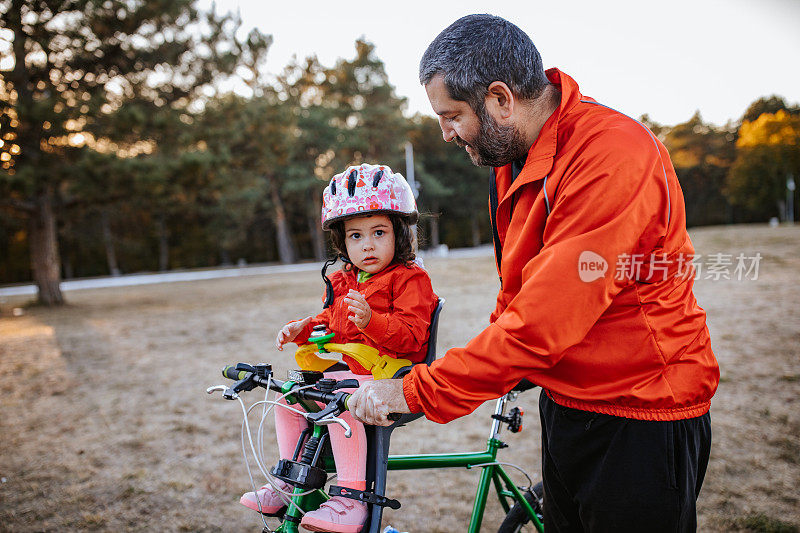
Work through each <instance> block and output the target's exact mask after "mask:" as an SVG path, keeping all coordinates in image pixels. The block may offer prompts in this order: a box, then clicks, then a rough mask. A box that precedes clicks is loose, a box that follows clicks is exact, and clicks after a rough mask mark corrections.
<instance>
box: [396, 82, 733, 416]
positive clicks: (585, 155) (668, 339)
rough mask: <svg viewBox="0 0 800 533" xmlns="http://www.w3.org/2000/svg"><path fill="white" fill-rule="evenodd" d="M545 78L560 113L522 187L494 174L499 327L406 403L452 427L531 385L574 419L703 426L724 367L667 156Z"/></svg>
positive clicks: (424, 374)
mask: <svg viewBox="0 0 800 533" xmlns="http://www.w3.org/2000/svg"><path fill="white" fill-rule="evenodd" d="M547 75H548V77H549V79H550V81H551V82H552V83H554V84H556V85H557V86H558V87H559V88H560V90H561V102H560V105H559V107H558V109H557V110H556V111H555V112H554V113H553V115H552V116H551V117H550V118H549V119H548V120H547V122H546V123H545V125H544V127H543V128H542V131H541V132H540V134H539V136H538V138H537V140H536V142H535V143H534V144H533V146H532V147H531V148H530V150H529V152H528V156H527V160H526V162H525V164H524V166H523V168H522V170H521V172H520V173H519V175H518V176H517V177H516V179H515V180H513V183H512V175H511V165H508V166H506V167H502V168H497V169H495V173H496V181H497V191H498V200H499V202H498V209H497V214H496V217H497V229H498V235H499V241H500V244H501V246H502V254H501V257H502V261H500V262H499V263H500V265H499V267H500V276H501V279H502V283H501V289H500V292H499V294H498V297H497V308H496V310H495V311H494V313H492V315H491V325H490V326H489V327H488V328H486V329H485V330H484V331H483V332H481V333H480V334H478V335H477V336H476V337H475V338H474V339H473V340H472V341H471V342H469V344H467V346H466V347H465V348H453V349H451V350H450V351H448V352H447V354H446V355H445V356H444V357H443V358H440V359H439V360H437V361H435V362H434V363H433V365H431V366H430V367H425V366H423V365H417V366H416V367H414V369H413V370H412V371H411V373H410V374H408V375H407V376H406V378H405V379H404V383H403V391H404V394H405V397H406V401H407V402H408V405H409V407H410V408H411V410H412V411H415V412H419V411H423V412H424V413H425V415H426V416H427V417H428V418H429V419H431V420H435V421H437V422H447V421H449V420H452V419H454V418H457V417H459V416H463V415H465V414H467V413H470V412H472V411H473V410H474V409H475V408H476V407H477V406H478V405H480V404H481V403H482V402H484V401H485V400H488V399H491V398H497V397H499V396H500V395H502V394H503V393H505V392H507V391H509V390H510V389H511V388H512V387H513V386H514V385H515V384H516V383H518V382H519V381H520V380H521V379H522V378H527V379H529V380H531V381H533V382H534V383H536V384H538V385H540V386H542V387H543V388H544V389H545V390H546V391H547V392H548V394H549V395H550V396H551V397H552V398H553V400H554V401H555V402H556V403H558V404H561V405H564V406H567V407H573V408H576V409H582V410H587V411H593V412H598V413H606V414H611V415H616V416H622V417H627V418H635V419H641V420H678V419H684V418H691V417H696V416H700V415H702V414H704V413H705V412H706V411H707V410H708V408H709V405H710V400H711V397H712V395H713V394H714V391H715V390H716V388H717V384H718V381H719V367H718V366H717V361H716V359H715V358H714V354H713V353H712V351H711V342H710V338H709V333H708V329H707V328H706V317H705V312H704V311H703V310H702V309H701V308H700V307H699V306H698V305H697V302H696V300H695V298H694V295H693V293H692V286H693V279H692V273H691V271H690V269H691V266H690V262H691V255H692V254H693V253H694V249H693V247H692V243H691V241H690V240H689V236H688V234H687V232H686V220H685V209H684V202H683V194H682V192H681V189H680V186H679V184H678V179H677V177H676V176H675V172H674V170H673V168H672V164H671V163H670V159H669V155H668V154H667V150H666V149H665V148H664V146H663V145H662V144H661V143H660V142H659V141H658V140H657V139H656V137H655V136H654V135H653V134H652V133H651V132H650V131H649V130H648V129H647V128H646V127H644V126H643V125H642V124H640V123H639V122H637V121H635V120H633V119H631V118H629V117H627V116H625V115H623V114H621V113H619V112H617V111H614V110H612V109H609V108H607V107H605V106H602V105H600V104H597V103H596V102H594V100H591V99H589V98H585V97H583V96H582V95H581V94H580V92H579V90H578V86H577V84H576V83H575V81H574V80H572V78H570V77H569V76H567V75H565V74H563V73H561V72H559V71H558V70H556V69H552V70H549V71H548V72H547ZM544 187H546V195H545V193H544V190H543V188H544ZM548 210H549V214H548ZM665 254H666V255H665ZM603 268H605V270H603ZM687 270H689V272H688V275H687Z"/></svg>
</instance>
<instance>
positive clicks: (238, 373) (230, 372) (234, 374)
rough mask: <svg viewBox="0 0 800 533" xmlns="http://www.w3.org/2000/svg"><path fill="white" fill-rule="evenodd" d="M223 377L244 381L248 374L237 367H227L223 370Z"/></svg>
mask: <svg viewBox="0 0 800 533" xmlns="http://www.w3.org/2000/svg"><path fill="white" fill-rule="evenodd" d="M222 375H223V376H224V377H226V378H228V379H232V380H234V381H239V380H240V379H244V377H245V375H247V372H246V371H245V370H236V367H234V366H232V365H227V366H226V367H225V368H223V369H222Z"/></svg>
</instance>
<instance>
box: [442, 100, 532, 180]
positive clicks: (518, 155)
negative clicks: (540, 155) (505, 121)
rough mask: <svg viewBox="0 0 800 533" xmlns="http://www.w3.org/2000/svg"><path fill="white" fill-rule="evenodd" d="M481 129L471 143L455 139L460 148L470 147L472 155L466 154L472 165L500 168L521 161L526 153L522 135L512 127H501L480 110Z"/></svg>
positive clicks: (484, 109)
mask: <svg viewBox="0 0 800 533" xmlns="http://www.w3.org/2000/svg"><path fill="white" fill-rule="evenodd" d="M478 120H479V121H480V124H481V127H480V129H479V130H478V134H477V135H476V136H475V139H473V140H472V142H469V143H467V142H465V141H464V140H463V139H461V138H460V137H456V138H455V141H456V144H457V145H458V146H460V147H462V148H464V147H466V146H470V147H471V148H472V151H473V153H470V152H467V154H469V157H470V159H472V163H473V164H474V165H476V166H479V167H502V166H504V165H507V164H509V163H511V162H512V161H514V160H518V159H522V158H523V157H524V156H525V154H527V153H528V147H527V146H526V145H525V139H523V137H522V133H520V131H519V130H518V129H517V128H516V127H514V126H501V125H500V124H498V123H497V121H496V120H495V119H494V118H493V117H492V116H491V115H490V114H489V113H488V112H487V111H486V108H485V107H484V108H482V109H480V110H479V111H478Z"/></svg>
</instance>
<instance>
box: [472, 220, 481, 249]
mask: <svg viewBox="0 0 800 533" xmlns="http://www.w3.org/2000/svg"><path fill="white" fill-rule="evenodd" d="M471 222H472V246H480V245H481V227H480V225H479V224H478V217H472V218H471Z"/></svg>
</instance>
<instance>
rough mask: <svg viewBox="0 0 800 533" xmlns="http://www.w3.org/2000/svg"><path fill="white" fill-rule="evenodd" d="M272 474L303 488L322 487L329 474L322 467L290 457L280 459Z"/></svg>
mask: <svg viewBox="0 0 800 533" xmlns="http://www.w3.org/2000/svg"><path fill="white" fill-rule="evenodd" d="M272 475H273V476H275V477H276V478H278V479H282V480H283V481H285V482H287V483H289V484H290V485H292V486H295V487H300V488H301V489H303V490H310V489H321V488H322V487H324V486H325V481H327V479H328V474H327V473H326V472H325V470H323V469H322V468H317V467H316V466H311V465H307V464H303V463H300V462H297V461H290V460H289V459H281V460H280V461H278V464H276V465H275V466H274V467H273V468H272Z"/></svg>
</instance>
